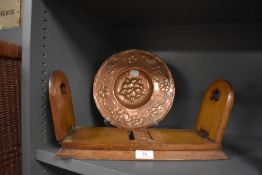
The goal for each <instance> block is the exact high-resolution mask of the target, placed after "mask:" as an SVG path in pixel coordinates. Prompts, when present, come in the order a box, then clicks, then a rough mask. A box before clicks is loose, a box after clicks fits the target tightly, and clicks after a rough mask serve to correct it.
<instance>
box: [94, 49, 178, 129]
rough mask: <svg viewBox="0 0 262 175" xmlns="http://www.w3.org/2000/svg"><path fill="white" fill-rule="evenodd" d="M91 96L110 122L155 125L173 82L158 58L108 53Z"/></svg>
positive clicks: (140, 53)
mask: <svg viewBox="0 0 262 175" xmlns="http://www.w3.org/2000/svg"><path fill="white" fill-rule="evenodd" d="M93 96H94V99H95V103H96V106H97V108H98V109H99V111H100V113H101V114H102V116H103V117H104V118H105V119H106V120H107V121H109V122H110V123H111V124H112V125H114V126H117V127H123V128H143V127H148V126H152V125H154V124H157V123H158V122H159V121H160V120H162V119H163V118H164V116H165V115H166V114H167V112H168V111H169V110H170V108H171V106H172V104H173V100H174V96H175V85H174V80H173V77H172V74H171V72H170V70H169V69H168V67H167V65H166V64H165V63H164V62H163V61H162V60H161V59H160V58H159V57H157V56H156V55H153V54H152V53H150V52H146V51H142V50H127V51H123V52H120V53H117V54H114V55H112V56H111V57H110V58H109V59H107V60H106V61H105V62H104V63H103V64H102V66H101V67H100V68H99V70H98V72H97V74H96V77H95V80H94V84H93Z"/></svg>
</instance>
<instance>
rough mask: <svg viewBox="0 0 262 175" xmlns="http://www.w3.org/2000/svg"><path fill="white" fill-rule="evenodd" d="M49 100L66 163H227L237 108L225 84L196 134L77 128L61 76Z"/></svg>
mask: <svg viewBox="0 0 262 175" xmlns="http://www.w3.org/2000/svg"><path fill="white" fill-rule="evenodd" d="M49 99H50V104H51V110H52V116H53V123H54V129H55V135H56V139H57V141H58V142H59V143H60V144H61V149H60V150H59V151H58V152H57V154H56V156H57V157H61V158H75V159H94V160H214V159H227V156H226V155H225V154H224V153H223V152H222V150H221V141H222V138H223V135H224V129H225V127H226V124H227V122H228V118H229V114H230V111H231V108H232V105H233V102H234V93H233V90H232V88H231V86H230V84H229V83H228V82H227V81H225V80H216V81H214V82H213V83H211V85H210V86H209V87H208V89H207V90H206V92H205V95H204V99H203V102H202V105H201V108H200V113H199V116H198V120H197V122H196V126H195V128H194V129H160V128H145V129H134V130H127V129H124V128H108V127H76V124H75V117H74V113H73V105H72V97H71V92H70V88H69V83H68V81H67V78H66V76H65V75H64V73H63V72H61V71H55V72H54V73H53V74H52V76H51V78H50V81H49Z"/></svg>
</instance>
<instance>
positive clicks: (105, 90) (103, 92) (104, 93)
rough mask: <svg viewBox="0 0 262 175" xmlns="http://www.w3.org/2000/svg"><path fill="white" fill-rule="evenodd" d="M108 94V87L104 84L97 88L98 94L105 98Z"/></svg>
mask: <svg viewBox="0 0 262 175" xmlns="http://www.w3.org/2000/svg"><path fill="white" fill-rule="evenodd" d="M108 95H109V92H108V88H107V87H106V86H102V87H101V88H100V90H99V96H100V97H102V98H105V97H107V96H108Z"/></svg>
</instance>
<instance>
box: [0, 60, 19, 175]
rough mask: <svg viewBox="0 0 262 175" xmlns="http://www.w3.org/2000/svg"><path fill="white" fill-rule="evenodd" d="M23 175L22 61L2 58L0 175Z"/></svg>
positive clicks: (0, 63) (0, 82) (0, 85)
mask: <svg viewBox="0 0 262 175" xmlns="http://www.w3.org/2000/svg"><path fill="white" fill-rule="evenodd" d="M19 174H21V60H19V59H13V58H10V59H9V58H5V57H1V56H0V175H19Z"/></svg>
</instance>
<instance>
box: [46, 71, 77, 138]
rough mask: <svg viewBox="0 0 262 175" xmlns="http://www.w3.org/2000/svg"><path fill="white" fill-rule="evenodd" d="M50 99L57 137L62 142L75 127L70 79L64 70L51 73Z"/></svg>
mask: <svg viewBox="0 0 262 175" xmlns="http://www.w3.org/2000/svg"><path fill="white" fill-rule="evenodd" d="M49 100H50V105H51V111H52V118H53V123H54V129H55V135H56V139H57V141H59V142H61V141H62V140H64V138H65V136H66V135H68V134H69V133H70V131H71V130H72V129H73V128H75V116H74V111H73V104H72V96H71V91H70V87H69V83H68V80H67V78H66V76H65V74H64V73H63V72H62V71H55V72H53V73H52V75H51V78H50V80H49Z"/></svg>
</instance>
